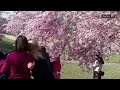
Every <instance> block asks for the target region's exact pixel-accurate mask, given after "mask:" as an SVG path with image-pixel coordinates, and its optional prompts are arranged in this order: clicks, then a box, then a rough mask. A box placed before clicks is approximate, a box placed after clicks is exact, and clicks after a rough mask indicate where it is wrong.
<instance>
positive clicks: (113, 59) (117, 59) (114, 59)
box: [106, 55, 120, 62]
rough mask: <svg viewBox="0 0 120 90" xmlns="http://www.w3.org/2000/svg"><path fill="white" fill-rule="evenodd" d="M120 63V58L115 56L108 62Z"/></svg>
mask: <svg viewBox="0 0 120 90" xmlns="http://www.w3.org/2000/svg"><path fill="white" fill-rule="evenodd" d="M119 61H120V56H119V55H115V56H112V57H111V58H109V60H108V61H106V62H119Z"/></svg>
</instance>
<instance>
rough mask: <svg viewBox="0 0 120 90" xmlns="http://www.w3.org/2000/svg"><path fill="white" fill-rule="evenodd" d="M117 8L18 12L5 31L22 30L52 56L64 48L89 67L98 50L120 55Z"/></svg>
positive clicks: (102, 52) (105, 54) (73, 57)
mask: <svg viewBox="0 0 120 90" xmlns="http://www.w3.org/2000/svg"><path fill="white" fill-rule="evenodd" d="M119 17H120V13H119V11H34V12H33V11H20V12H16V15H15V16H14V17H12V18H11V20H10V22H9V23H8V25H7V28H6V31H7V32H10V33H12V34H16V33H18V32H21V30H24V31H23V32H24V35H26V36H27V38H28V39H31V38H34V37H35V38H37V39H38V41H39V44H40V45H43V46H46V48H47V51H48V52H49V54H50V56H52V57H53V58H54V57H56V56H58V54H59V53H60V54H63V53H64V51H65V50H67V57H68V59H73V60H79V61H80V64H81V65H85V66H87V67H88V68H89V65H90V64H91V63H93V62H94V61H95V54H96V52H97V51H98V50H99V51H100V52H101V55H102V56H103V57H106V56H107V55H110V54H120V43H119V38H120V33H119V32H120V30H119V29H120V22H119V21H120V18H119Z"/></svg>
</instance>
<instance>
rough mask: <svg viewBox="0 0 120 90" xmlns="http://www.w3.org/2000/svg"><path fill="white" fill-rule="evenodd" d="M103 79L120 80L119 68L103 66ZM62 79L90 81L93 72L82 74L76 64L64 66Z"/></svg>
mask: <svg viewBox="0 0 120 90" xmlns="http://www.w3.org/2000/svg"><path fill="white" fill-rule="evenodd" d="M103 70H104V72H105V75H104V76H103V77H102V78H103V79H120V66H104V67H103ZM62 71H63V72H62V77H61V78H62V79H92V77H93V72H92V70H91V71H90V72H83V71H82V69H81V68H80V67H79V66H78V64H64V66H63V67H62Z"/></svg>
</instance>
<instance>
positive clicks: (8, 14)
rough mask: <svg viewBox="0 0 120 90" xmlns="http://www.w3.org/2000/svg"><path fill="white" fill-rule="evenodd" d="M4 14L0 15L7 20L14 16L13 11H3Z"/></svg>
mask: <svg viewBox="0 0 120 90" xmlns="http://www.w3.org/2000/svg"><path fill="white" fill-rule="evenodd" d="M4 12H5V13H3V14H2V17H3V18H8V17H9V16H10V15H12V14H14V13H13V12H14V11H4Z"/></svg>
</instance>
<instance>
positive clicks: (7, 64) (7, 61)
mask: <svg viewBox="0 0 120 90" xmlns="http://www.w3.org/2000/svg"><path fill="white" fill-rule="evenodd" d="M9 57H10V55H8V56H7V58H6V59H5V61H4V64H3V65H2V67H1V69H0V74H2V73H6V72H7V71H9V70H10V59H9Z"/></svg>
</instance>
